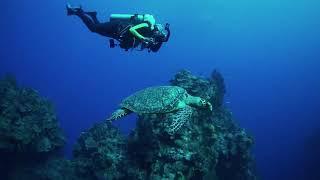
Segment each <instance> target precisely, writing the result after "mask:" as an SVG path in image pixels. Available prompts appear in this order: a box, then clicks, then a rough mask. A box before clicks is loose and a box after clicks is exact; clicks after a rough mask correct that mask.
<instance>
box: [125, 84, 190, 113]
mask: <svg viewBox="0 0 320 180" xmlns="http://www.w3.org/2000/svg"><path fill="white" fill-rule="evenodd" d="M186 97H187V92H186V90H185V89H183V88H181V87H178V86H156V87H149V88H146V89H143V90H140V91H138V92H136V93H134V94H132V95H131V96H129V97H127V98H126V99H124V100H123V101H122V103H121V105H120V106H121V107H122V108H126V109H129V110H130V111H133V112H136V113H140V114H147V113H167V112H172V111H174V110H177V105H178V103H179V102H180V101H184V100H185V98H186Z"/></svg>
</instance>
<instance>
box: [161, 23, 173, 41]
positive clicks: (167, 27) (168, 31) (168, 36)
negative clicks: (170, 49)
mask: <svg viewBox="0 0 320 180" xmlns="http://www.w3.org/2000/svg"><path fill="white" fill-rule="evenodd" d="M169 27H170V24H169V23H166V27H165V28H164V29H165V30H166V31H167V35H166V37H165V39H164V41H163V42H168V40H169V38H170V34H171V32H170V28H169Z"/></svg>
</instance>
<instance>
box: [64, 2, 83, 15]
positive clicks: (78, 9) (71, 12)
mask: <svg viewBox="0 0 320 180" xmlns="http://www.w3.org/2000/svg"><path fill="white" fill-rule="evenodd" d="M66 9H67V15H68V16H71V15H75V14H77V13H79V12H81V11H82V7H81V6H78V7H72V6H71V5H70V4H69V3H67V4H66Z"/></svg>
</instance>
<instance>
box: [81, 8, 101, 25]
mask: <svg viewBox="0 0 320 180" xmlns="http://www.w3.org/2000/svg"><path fill="white" fill-rule="evenodd" d="M84 13H85V14H87V15H89V16H90V17H91V19H92V20H93V21H94V23H96V24H99V23H100V21H99V20H98V18H97V12H96V11H92V12H84Z"/></svg>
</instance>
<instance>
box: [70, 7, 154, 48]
mask: <svg viewBox="0 0 320 180" xmlns="http://www.w3.org/2000/svg"><path fill="white" fill-rule="evenodd" d="M75 15H77V16H78V17H79V18H80V19H81V20H82V21H83V22H84V24H85V25H86V26H87V27H88V29H89V30H90V31H91V32H94V33H97V34H100V35H102V36H106V37H109V38H113V39H116V40H118V41H119V42H120V44H119V45H120V47H121V48H123V49H125V50H128V49H130V48H135V47H137V46H138V45H139V44H140V43H141V41H137V40H136V38H134V37H133V35H132V34H131V33H130V32H129V28H130V27H131V26H132V25H134V24H133V22H130V21H120V20H113V21H109V22H104V23H101V22H100V21H99V20H98V18H97V13H96V12H84V11H82V10H79V11H78V12H77V13H75ZM139 31H140V32H139V33H141V34H143V35H144V36H146V37H148V36H151V34H152V32H151V31H150V30H148V29H147V28H142V29H141V30H139Z"/></svg>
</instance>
